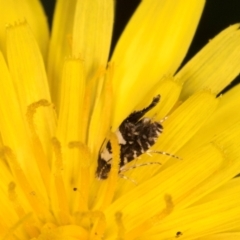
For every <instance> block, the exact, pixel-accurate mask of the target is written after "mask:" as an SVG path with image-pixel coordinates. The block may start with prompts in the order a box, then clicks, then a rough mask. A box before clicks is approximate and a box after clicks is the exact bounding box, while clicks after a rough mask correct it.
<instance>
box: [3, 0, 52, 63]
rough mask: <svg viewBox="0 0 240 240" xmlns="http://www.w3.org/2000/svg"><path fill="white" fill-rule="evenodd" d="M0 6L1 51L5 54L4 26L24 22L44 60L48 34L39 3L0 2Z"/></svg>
mask: <svg viewBox="0 0 240 240" xmlns="http://www.w3.org/2000/svg"><path fill="white" fill-rule="evenodd" d="M0 6H1V7H0V16H1V23H0V48H1V49H2V51H4V53H5V52H6V50H5V48H6V44H5V41H6V38H5V32H6V29H5V28H6V24H7V25H8V24H13V23H16V22H19V21H24V20H26V21H27V22H28V23H29V26H30V27H31V30H32V32H33V35H34V37H35V39H36V41H37V43H38V45H39V48H40V51H41V53H42V54H43V57H44V59H46V55H47V48H48V38H49V32H48V23H47V18H46V16H45V13H44V11H43V8H42V6H41V4H40V2H39V1H38V0H21V1H15V0H9V1H4V0H1V1H0Z"/></svg>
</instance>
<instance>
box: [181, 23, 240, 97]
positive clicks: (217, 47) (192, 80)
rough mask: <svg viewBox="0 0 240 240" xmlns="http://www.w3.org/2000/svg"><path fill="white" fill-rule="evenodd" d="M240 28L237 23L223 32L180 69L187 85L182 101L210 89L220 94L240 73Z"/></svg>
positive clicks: (185, 85) (184, 87)
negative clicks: (195, 93) (197, 92)
mask: <svg viewBox="0 0 240 240" xmlns="http://www.w3.org/2000/svg"><path fill="white" fill-rule="evenodd" d="M238 28H239V24H235V25H233V26H230V27H229V28H227V29H225V30H224V31H222V32H221V33H220V34H219V35H217V36H216V37H215V38H214V39H213V40H211V41H210V42H209V43H208V44H207V45H206V46H205V47H204V48H203V49H202V50H201V51H200V52H199V53H198V54H197V55H196V56H194V57H193V59H191V60H190V61H189V62H188V63H187V65H185V66H184V67H183V69H181V70H180V72H179V73H178V74H177V77H179V78H180V79H181V80H182V82H184V83H185V84H184V86H183V91H182V94H181V99H186V98H187V97H189V96H190V95H191V94H193V93H194V92H196V91H199V90H202V89H206V88H207V89H210V90H211V91H212V92H214V93H215V94H217V93H219V92H220V91H221V90H223V88H224V87H226V86H227V85H228V84H229V83H230V82H231V81H232V80H233V79H234V78H235V77H236V76H237V75H238V74H239V71H240V65H239V62H240V42H239V38H240V31H239V30H238Z"/></svg>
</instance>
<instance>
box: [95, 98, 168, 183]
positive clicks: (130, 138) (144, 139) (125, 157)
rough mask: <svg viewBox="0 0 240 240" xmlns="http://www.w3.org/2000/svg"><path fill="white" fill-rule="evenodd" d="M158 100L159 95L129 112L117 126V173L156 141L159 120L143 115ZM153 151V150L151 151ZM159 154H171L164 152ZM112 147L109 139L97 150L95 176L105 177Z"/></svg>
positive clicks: (159, 128) (158, 133) (159, 127)
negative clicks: (118, 157)
mask: <svg viewBox="0 0 240 240" xmlns="http://www.w3.org/2000/svg"><path fill="white" fill-rule="evenodd" d="M159 101H160V95H157V96H156V97H154V98H153V100H152V102H151V103H150V104H149V106H147V107H146V108H144V109H142V110H140V111H134V112H133V113H131V114H130V115H129V116H128V117H127V118H126V119H125V120H124V121H123V122H122V123H121V124H120V126H119V128H118V129H117V130H116V132H115V134H116V136H117V139H118V143H119V145H120V160H121V161H120V163H119V173H121V171H123V170H124V166H125V165H126V164H127V163H129V162H131V161H132V160H134V159H136V158H137V157H139V156H140V155H142V154H143V153H146V152H147V151H148V150H149V149H150V148H151V147H152V146H153V145H154V144H155V143H156V141H157V139H158V137H159V136H160V134H161V133H162V131H163V126H162V125H161V121H160V122H157V121H153V120H152V119H150V118H147V117H143V116H144V115H145V114H146V113H147V112H148V111H149V110H151V109H152V108H154V107H155V106H156V105H157V104H158V103H159ZM153 152H154V151H153ZM158 153H161V154H165V155H169V156H173V155H171V154H168V153H165V152H158ZM111 162H112V147H111V143H110V141H108V142H107V144H106V147H104V148H103V149H102V150H101V151H100V152H99V157H98V166H97V170H96V177H97V178H98V179H101V180H103V179H107V178H108V174H109V172H110V170H111Z"/></svg>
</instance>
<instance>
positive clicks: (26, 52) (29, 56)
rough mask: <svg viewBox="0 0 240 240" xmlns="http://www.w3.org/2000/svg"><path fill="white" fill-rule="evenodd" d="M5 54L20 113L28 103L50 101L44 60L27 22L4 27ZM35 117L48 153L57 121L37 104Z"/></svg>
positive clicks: (48, 108) (50, 113) (49, 108)
mask: <svg viewBox="0 0 240 240" xmlns="http://www.w3.org/2000/svg"><path fill="white" fill-rule="evenodd" d="M7 58H8V64H9V69H10V73H11V75H12V78H13V84H14V87H15V89H16V94H17V96H18V99H19V103H20V109H21V112H22V114H23V115H25V114H26V113H27V108H28V106H29V105H30V104H32V103H34V102H38V101H39V100H42V99H45V100H47V101H48V102H49V103H51V98H50V93H49V88H48V83H47V77H46V72H45V68H44V62H43V59H42V56H41V53H40V51H39V48H38V45H37V43H36V41H35V39H34V36H33V35H32V32H31V30H30V28H29V26H28V24H27V23H26V22H22V23H18V24H16V25H14V26H9V27H8V28H7ZM35 118H36V119H37V120H36V119H35V120H36V123H37V124H36V126H37V127H36V129H37V132H38V134H39V137H40V139H41V140H42V142H43V143H44V148H45V151H46V153H49V151H50V150H49V147H50V144H49V143H50V139H51V137H52V136H53V135H54V131H55V124H56V122H55V116H54V113H53V111H52V108H51V107H46V108H40V109H39V110H38V112H37V114H36V116H35Z"/></svg>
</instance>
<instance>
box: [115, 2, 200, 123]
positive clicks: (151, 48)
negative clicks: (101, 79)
mask: <svg viewBox="0 0 240 240" xmlns="http://www.w3.org/2000/svg"><path fill="white" fill-rule="evenodd" d="M204 3H205V1H203V0H201V1H190V0H187V1H181V0H177V1H176V0H170V1H169V0H162V1H158V0H157V1H156V0H151V1H142V2H141V4H140V6H139V8H138V9H137V11H136V13H135V14H134V15H133V17H132V19H131V21H130V22H129V24H128V25H127V27H126V29H125V30H124V32H123V35H122V36H121V38H120V40H119V42H118V44H117V46H116V49H115V50H114V54H113V57H112V61H113V62H114V63H115V66H116V69H115V73H114V81H113V90H114V95H115V101H116V107H115V113H114V122H113V123H114V124H113V125H114V126H116V125H119V123H120V122H121V121H122V120H123V119H124V118H125V117H126V116H127V115H128V114H129V113H130V112H131V111H132V110H133V108H134V107H135V106H136V105H137V103H138V102H139V100H140V99H142V98H143V96H144V94H145V93H146V92H148V91H149V90H150V89H151V88H152V87H153V86H154V85H155V84H156V83H157V82H159V81H160V80H161V78H162V77H163V76H164V75H170V76H171V75H173V74H174V72H175V71H176V70H177V68H178V67H179V65H180V63H181V61H182V60H183V58H184V56H185V54H186V52H187V50H188V47H189V45H190V43H191V40H192V37H193V34H194V32H195V30H196V27H197V24H198V21H199V18H200V15H201V12H202V9H203V6H204ZM143 89H144V91H142V90H143ZM130 99H131V101H129V100H130Z"/></svg>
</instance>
